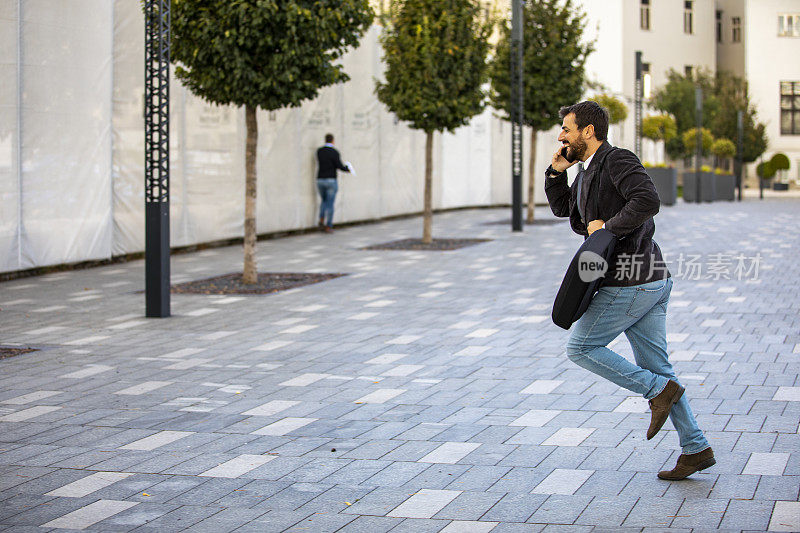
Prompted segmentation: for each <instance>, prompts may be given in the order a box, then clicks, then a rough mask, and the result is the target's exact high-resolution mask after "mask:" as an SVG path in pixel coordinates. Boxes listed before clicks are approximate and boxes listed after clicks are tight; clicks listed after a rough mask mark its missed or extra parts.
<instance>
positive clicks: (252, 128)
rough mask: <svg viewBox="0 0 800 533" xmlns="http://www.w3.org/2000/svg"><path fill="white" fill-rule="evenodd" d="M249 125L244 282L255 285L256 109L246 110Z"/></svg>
mask: <svg viewBox="0 0 800 533" xmlns="http://www.w3.org/2000/svg"><path fill="white" fill-rule="evenodd" d="M244 115H245V122H246V124H247V142H246V144H245V146H246V148H245V187H244V274H243V275H242V281H243V282H244V283H246V284H253V283H256V282H257V281H258V272H257V271H256V147H257V146H258V122H257V119H256V108H255V107H252V106H250V105H247V106H245V108H244Z"/></svg>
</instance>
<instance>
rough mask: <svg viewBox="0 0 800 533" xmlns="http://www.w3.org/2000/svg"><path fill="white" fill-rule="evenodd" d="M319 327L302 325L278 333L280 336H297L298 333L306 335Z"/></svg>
mask: <svg viewBox="0 0 800 533" xmlns="http://www.w3.org/2000/svg"><path fill="white" fill-rule="evenodd" d="M318 327H319V326H315V325H313V324H300V325H297V326H293V327H291V328H286V329H284V330H283V331H280V332H278V333H279V334H296V333H305V332H306V331H311V330H312V329H315V328H318Z"/></svg>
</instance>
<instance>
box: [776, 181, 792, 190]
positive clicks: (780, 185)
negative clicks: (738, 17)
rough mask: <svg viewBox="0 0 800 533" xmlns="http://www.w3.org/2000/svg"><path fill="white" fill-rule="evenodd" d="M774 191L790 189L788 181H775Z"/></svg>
mask: <svg viewBox="0 0 800 533" xmlns="http://www.w3.org/2000/svg"><path fill="white" fill-rule="evenodd" d="M772 190H773V191H788V190H789V184H788V183H780V182H777V181H776V182H773V184H772Z"/></svg>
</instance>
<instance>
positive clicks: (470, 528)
mask: <svg viewBox="0 0 800 533" xmlns="http://www.w3.org/2000/svg"><path fill="white" fill-rule="evenodd" d="M497 524H498V522H478V521H477V520H453V521H452V522H450V523H449V524H447V525H446V526H445V527H444V529H441V530H439V533H489V531H491V530H493V529H494V528H495V527H497Z"/></svg>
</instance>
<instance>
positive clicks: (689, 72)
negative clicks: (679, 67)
mask: <svg viewBox="0 0 800 533" xmlns="http://www.w3.org/2000/svg"><path fill="white" fill-rule="evenodd" d="M693 70H694V69H693V68H692V66H691V65H684V67H683V72H684V73H685V74H686V77H687V78H691V77H692V73H693Z"/></svg>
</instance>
